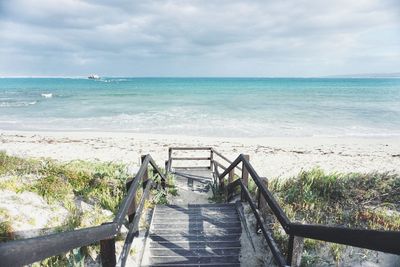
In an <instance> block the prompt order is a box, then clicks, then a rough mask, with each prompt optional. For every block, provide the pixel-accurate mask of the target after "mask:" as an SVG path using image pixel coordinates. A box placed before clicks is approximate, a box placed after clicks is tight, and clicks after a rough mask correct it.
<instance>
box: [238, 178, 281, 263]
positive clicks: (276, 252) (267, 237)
mask: <svg viewBox="0 0 400 267" xmlns="http://www.w3.org/2000/svg"><path fill="white" fill-rule="evenodd" d="M239 181H240V186H241V188H242V193H243V196H244V198H246V200H247V201H248V202H249V204H250V207H251V209H252V210H253V214H254V216H255V217H256V220H257V222H258V224H259V225H260V229H261V232H262V234H263V236H264V238H265V240H266V241H267V243H268V246H269V247H270V249H271V252H272V255H273V256H274V259H275V261H276V263H277V264H278V265H279V266H286V261H285V259H284V258H283V255H282V253H281V251H280V250H279V248H278V245H277V244H276V243H275V241H274V239H273V237H272V234H271V233H270V232H268V231H267V229H266V228H265V226H264V225H263V223H262V221H261V217H260V215H259V213H258V211H257V208H256V205H255V204H254V203H253V200H252V199H251V196H250V193H249V190H248V189H247V186H245V185H244V184H243V182H242V180H239Z"/></svg>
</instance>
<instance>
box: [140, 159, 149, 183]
mask: <svg viewBox="0 0 400 267" xmlns="http://www.w3.org/2000/svg"><path fill="white" fill-rule="evenodd" d="M145 158H146V155H142V156H141V162H142V164H143V162H144V159H145ZM148 179H149V167H146V171H145V172H144V175H143V177H142V186H143V190H144V189H145V188H146V182H147V180H148Z"/></svg>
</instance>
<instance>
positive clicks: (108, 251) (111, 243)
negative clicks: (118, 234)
mask: <svg viewBox="0 0 400 267" xmlns="http://www.w3.org/2000/svg"><path fill="white" fill-rule="evenodd" d="M100 258H101V265H102V266H104V267H115V266H116V265H117V260H116V256H115V237H112V238H110V239H105V240H100Z"/></svg>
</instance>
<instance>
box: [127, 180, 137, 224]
mask: <svg viewBox="0 0 400 267" xmlns="http://www.w3.org/2000/svg"><path fill="white" fill-rule="evenodd" d="M132 182H133V179H132V180H129V181H128V182H127V183H126V191H127V192H128V191H129V188H131V185H132ZM135 213H136V198H133V200H132V203H131V204H130V205H129V208H128V213H127V214H128V219H129V222H130V223H131V222H132V221H133V218H134V217H135Z"/></svg>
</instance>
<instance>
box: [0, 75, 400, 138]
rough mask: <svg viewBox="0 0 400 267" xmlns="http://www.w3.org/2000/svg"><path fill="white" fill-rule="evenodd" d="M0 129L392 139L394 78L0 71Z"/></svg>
mask: <svg viewBox="0 0 400 267" xmlns="http://www.w3.org/2000/svg"><path fill="white" fill-rule="evenodd" d="M0 130H23V131H24V130H27V131H28V130H29V131H101V132H131V133H145V134H165V135H187V136H211V137H286V136H291V137H294V136H296V137H297V136H301V137H303V136H304V137H305V136H321V137H337V136H339V137H340V136H356V137H388V136H391V137H392V136H398V137H400V79H398V78H115V77H105V78H100V79H97V80H92V79H87V78H0Z"/></svg>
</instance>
